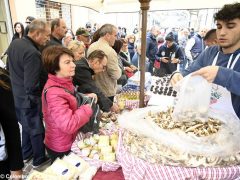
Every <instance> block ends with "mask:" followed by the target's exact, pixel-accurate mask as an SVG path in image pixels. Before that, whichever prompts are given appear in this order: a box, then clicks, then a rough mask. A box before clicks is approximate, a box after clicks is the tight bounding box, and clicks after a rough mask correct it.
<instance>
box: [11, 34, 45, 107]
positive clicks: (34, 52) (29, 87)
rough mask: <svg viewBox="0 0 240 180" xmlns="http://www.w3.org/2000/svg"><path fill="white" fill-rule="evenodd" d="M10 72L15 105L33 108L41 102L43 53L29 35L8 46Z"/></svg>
mask: <svg viewBox="0 0 240 180" xmlns="http://www.w3.org/2000/svg"><path fill="white" fill-rule="evenodd" d="M8 58H9V60H8V61H9V72H10V78H11V84H12V90H13V95H14V101H15V106H16V107H19V108H31V107H32V106H34V105H35V104H38V103H40V100H41V90H40V82H39V78H40V72H41V70H42V67H43V66H42V60H41V53H40V51H39V49H38V46H37V44H35V43H34V41H33V40H32V39H31V38H29V37H28V36H26V37H23V38H22V39H16V40H14V41H13V42H12V43H11V44H10V46H9V48H8Z"/></svg>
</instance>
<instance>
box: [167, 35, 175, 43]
mask: <svg viewBox="0 0 240 180" xmlns="http://www.w3.org/2000/svg"><path fill="white" fill-rule="evenodd" d="M165 40H166V41H171V42H173V41H174V38H173V36H172V35H171V34H168V35H167V36H166V37H165Z"/></svg>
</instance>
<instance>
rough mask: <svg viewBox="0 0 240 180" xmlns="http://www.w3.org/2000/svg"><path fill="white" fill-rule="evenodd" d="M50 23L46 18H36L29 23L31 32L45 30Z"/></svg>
mask: <svg viewBox="0 0 240 180" xmlns="http://www.w3.org/2000/svg"><path fill="white" fill-rule="evenodd" d="M48 25H49V24H48V23H47V22H46V21H45V20H44V19H35V20H33V21H32V22H31V24H29V26H28V27H29V32H34V31H45V29H46V26H48Z"/></svg>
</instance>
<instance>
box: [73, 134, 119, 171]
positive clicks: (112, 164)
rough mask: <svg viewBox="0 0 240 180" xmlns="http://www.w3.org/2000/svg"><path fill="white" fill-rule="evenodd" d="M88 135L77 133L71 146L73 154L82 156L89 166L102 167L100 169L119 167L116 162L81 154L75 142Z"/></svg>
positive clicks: (115, 168)
mask: <svg viewBox="0 0 240 180" xmlns="http://www.w3.org/2000/svg"><path fill="white" fill-rule="evenodd" d="M88 136H89V134H83V133H79V134H78V135H77V137H76V139H75V141H74V142H73V145H72V147H71V150H72V152H74V153H75V154H77V155H78V156H80V157H81V158H83V159H84V160H85V161H87V162H88V163H89V164H90V165H91V166H94V167H96V168H102V171H116V170H117V169H118V168H119V167H120V165H119V164H118V163H117V162H106V161H101V160H96V159H90V158H88V157H86V156H83V155H82V153H81V150H80V149H79V148H78V146H77V143H78V142H79V141H80V140H82V139H84V138H86V137H88Z"/></svg>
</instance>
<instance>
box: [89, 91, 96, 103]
mask: <svg viewBox="0 0 240 180" xmlns="http://www.w3.org/2000/svg"><path fill="white" fill-rule="evenodd" d="M86 96H88V97H90V98H94V99H95V103H97V101H98V97H97V95H96V94H94V93H90V94H86Z"/></svg>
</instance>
